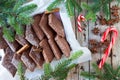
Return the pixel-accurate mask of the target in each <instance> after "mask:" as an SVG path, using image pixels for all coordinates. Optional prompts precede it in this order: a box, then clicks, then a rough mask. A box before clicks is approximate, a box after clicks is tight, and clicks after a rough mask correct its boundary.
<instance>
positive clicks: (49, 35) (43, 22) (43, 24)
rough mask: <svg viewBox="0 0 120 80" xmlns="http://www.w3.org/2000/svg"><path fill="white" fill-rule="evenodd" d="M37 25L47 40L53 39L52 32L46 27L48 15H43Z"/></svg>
mask: <svg viewBox="0 0 120 80" xmlns="http://www.w3.org/2000/svg"><path fill="white" fill-rule="evenodd" d="M39 25H40V28H41V29H42V30H43V32H44V33H45V35H46V36H47V38H48V39H49V38H52V37H54V32H53V30H52V29H51V28H50V26H49V25H48V15H46V14H43V16H42V18H41V20H40V23H39Z"/></svg>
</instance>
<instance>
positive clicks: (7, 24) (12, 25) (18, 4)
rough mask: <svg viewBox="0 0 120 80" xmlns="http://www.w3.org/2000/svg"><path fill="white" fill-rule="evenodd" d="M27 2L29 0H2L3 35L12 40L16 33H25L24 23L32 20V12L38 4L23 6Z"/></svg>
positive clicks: (26, 23)
mask: <svg viewBox="0 0 120 80" xmlns="http://www.w3.org/2000/svg"><path fill="white" fill-rule="evenodd" d="M26 2H27V0H0V26H1V27H2V28H3V36H4V37H5V38H6V39H7V40H8V41H10V42H12V41H14V36H15V34H19V35H22V34H23V25H28V24H30V23H31V22H32V17H30V14H31V12H32V11H33V10H34V9H35V8H36V5H35V4H30V5H26V6H23V4H24V3H26ZM7 31H8V32H7Z"/></svg>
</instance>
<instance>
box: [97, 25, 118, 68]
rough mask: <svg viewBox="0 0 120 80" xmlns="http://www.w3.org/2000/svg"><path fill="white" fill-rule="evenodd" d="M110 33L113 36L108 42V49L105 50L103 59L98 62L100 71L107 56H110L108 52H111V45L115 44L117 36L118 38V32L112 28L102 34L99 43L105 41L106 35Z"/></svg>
mask: <svg viewBox="0 0 120 80" xmlns="http://www.w3.org/2000/svg"><path fill="white" fill-rule="evenodd" d="M111 31H112V32H113V34H112V39H111V42H110V44H109V46H108V48H107V49H106V51H105V53H104V55H103V58H102V59H101V61H100V63H99V69H101V68H102V67H103V65H104V63H105V61H106V59H107V57H108V56H109V54H110V51H111V49H112V47H113V45H114V44H115V40H116V38H117V36H118V31H117V29H116V28H114V27H110V28H107V30H106V31H105V32H104V34H103V36H102V38H101V42H104V41H105V40H106V38H107V35H108V34H109V32H111Z"/></svg>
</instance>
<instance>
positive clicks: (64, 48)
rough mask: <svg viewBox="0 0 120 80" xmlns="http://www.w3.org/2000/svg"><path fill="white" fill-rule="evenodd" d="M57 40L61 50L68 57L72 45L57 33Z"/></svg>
mask: <svg viewBox="0 0 120 80" xmlns="http://www.w3.org/2000/svg"><path fill="white" fill-rule="evenodd" d="M55 41H56V43H57V44H58V46H59V48H60V49H61V51H62V52H63V54H64V55H65V56H66V57H69V56H70V46H69V44H68V42H67V41H66V39H65V38H63V37H61V36H58V35H57V36H56V37H55Z"/></svg>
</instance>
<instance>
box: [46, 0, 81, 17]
mask: <svg viewBox="0 0 120 80" xmlns="http://www.w3.org/2000/svg"><path fill="white" fill-rule="evenodd" d="M60 4H65V7H66V10H67V13H68V15H69V16H73V15H74V8H76V9H77V12H81V11H82V8H81V6H80V5H79V4H78V3H77V2H76V1H75V0H74V1H73V0H66V2H65V0H55V1H53V2H52V3H51V4H50V5H49V6H48V8H47V10H48V11H51V10H53V9H54V8H56V7H58V6H59V5H60Z"/></svg>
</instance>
